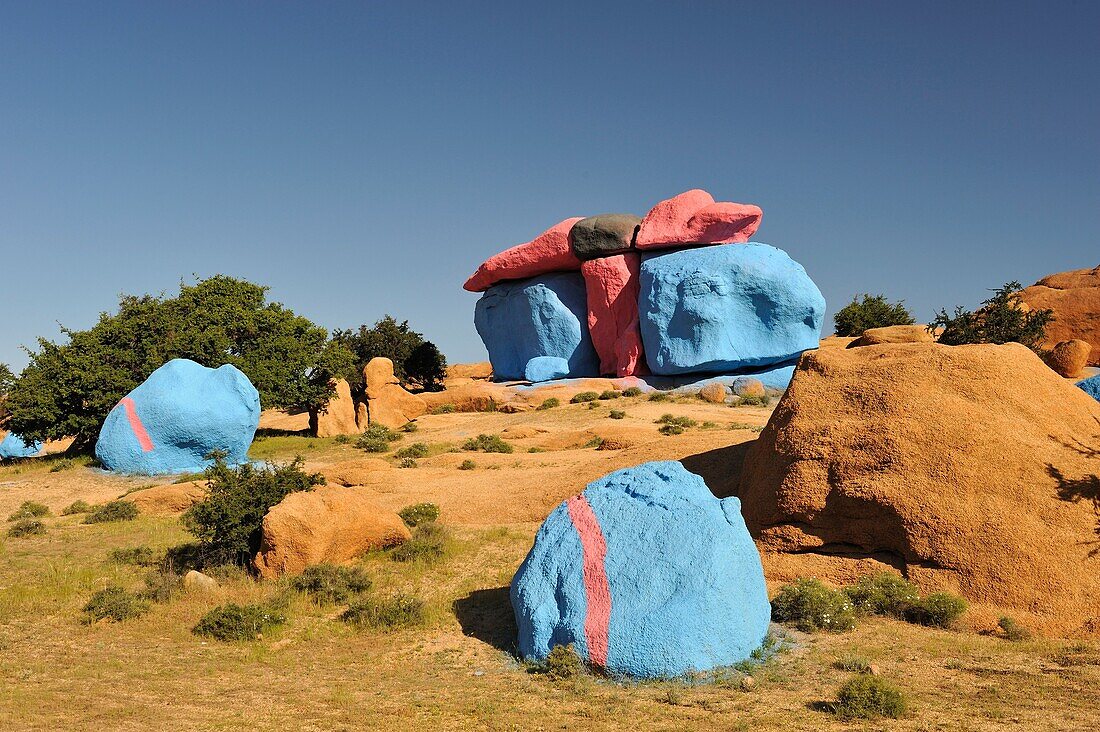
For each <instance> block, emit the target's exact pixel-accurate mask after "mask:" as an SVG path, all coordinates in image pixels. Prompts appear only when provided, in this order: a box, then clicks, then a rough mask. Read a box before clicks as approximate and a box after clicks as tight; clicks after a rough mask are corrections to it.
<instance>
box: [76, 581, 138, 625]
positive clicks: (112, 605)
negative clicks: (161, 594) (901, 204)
mask: <svg viewBox="0 0 1100 732" xmlns="http://www.w3.org/2000/svg"><path fill="white" fill-rule="evenodd" d="M83 612H84V618H83V622H84V623H85V624H86V625H87V624H90V623H94V622H96V621H97V620H110V621H112V622H115V623H121V622H122V621H123V620H129V619H130V618H137V617H140V616H142V615H144V614H145V613H147V612H149V602H148V601H147V600H145V599H144V598H142V597H140V596H139V595H136V594H134V593H133V592H128V591H126V590H124V589H122V588H121V587H107V588H106V589H102V590H99V591H98V592H96V593H95V594H94V595H92V597H91V599H90V600H88V603H87V604H86V605H85V606H84V609H83Z"/></svg>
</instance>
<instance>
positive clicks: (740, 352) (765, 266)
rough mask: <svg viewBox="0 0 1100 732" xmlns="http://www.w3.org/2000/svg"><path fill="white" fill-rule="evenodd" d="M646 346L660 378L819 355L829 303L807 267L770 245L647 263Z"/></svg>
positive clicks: (642, 301) (708, 250)
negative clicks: (810, 353)
mask: <svg viewBox="0 0 1100 732" xmlns="http://www.w3.org/2000/svg"><path fill="white" fill-rule="evenodd" d="M638 307H639V310H640V318H639V320H640V323H641V329H642V342H643V343H644V345H645V353H646V360H647V361H648V363H649V368H650V370H651V371H652V372H653V373H655V374H662V375H673V374H685V373H691V372H723V373H728V372H731V371H734V370H736V369H741V368H746V367H752V366H764V365H768V364H773V363H779V362H782V361H789V360H791V359H793V358H795V357H797V356H798V354H800V353H801V352H802V351H805V350H808V349H811V348H817V346H818V341H819V340H820V338H821V322H822V319H823V318H824V316H825V298H823V297H822V296H821V292H820V291H819V290H818V289H817V286H816V285H815V284H814V283H813V280H811V279H810V277H809V275H807V274H806V270H804V269H803V268H802V265H800V264H798V263H797V262H795V261H794V260H792V259H791V258H790V257H788V256H787V254H786V253H785V252H783V251H781V250H779V249H776V248H775V247H772V246H768V245H767V244H757V243H748V244H732V245H726V246H715V247H703V248H699V249H684V250H681V251H677V252H671V253H668V254H657V255H649V256H646V257H644V258H643V260H642V268H641V295H640V297H639V304H638Z"/></svg>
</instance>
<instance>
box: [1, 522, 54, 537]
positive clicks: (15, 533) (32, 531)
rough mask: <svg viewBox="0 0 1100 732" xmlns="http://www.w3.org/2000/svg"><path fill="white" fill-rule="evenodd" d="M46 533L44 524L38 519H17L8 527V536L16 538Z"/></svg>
mask: <svg viewBox="0 0 1100 732" xmlns="http://www.w3.org/2000/svg"><path fill="white" fill-rule="evenodd" d="M45 533H46V524H44V523H42V522H41V521H39V520H38V519H19V520H18V521H16V522H15V523H13V524H12V525H11V526H9V527H8V536H10V537H12V538H14V539H18V538H20V537H23V536H40V535H42V534H45Z"/></svg>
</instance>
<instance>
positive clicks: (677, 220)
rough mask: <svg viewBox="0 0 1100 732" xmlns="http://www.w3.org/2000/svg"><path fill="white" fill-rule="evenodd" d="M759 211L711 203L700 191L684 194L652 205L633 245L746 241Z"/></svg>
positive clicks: (746, 206)
mask: <svg viewBox="0 0 1100 732" xmlns="http://www.w3.org/2000/svg"><path fill="white" fill-rule="evenodd" d="M763 215H764V214H763V212H762V211H761V210H760V208H759V207H757V206H753V205H749V204H743V203H729V202H725V201H723V202H722V203H715V201H714V198H713V197H712V196H711V195H710V194H709V193H707V192H706V191H704V190H700V189H697V188H696V189H693V190H690V191H685V192H684V193H681V194H680V195H678V196H675V197H674V198H670V199H668V200H667V201H661V202H660V203H658V204H657V205H656V206H654V207H653V208H652V209H651V210H650V212H649V213H648V214H646V216H645V218H644V219H642V222H641V224H640V226H639V228H638V234H637V236H636V237H635V242H634V246H635V247H637V248H638V249H664V248H668V247H673V246H677V245H691V244H719V243H726V242H745V241H748V240H749V239H750V238H751V237H752V235H753V234H755V233H756V229H757V228H758V227H759V226H760V219H761V218H762V217H763Z"/></svg>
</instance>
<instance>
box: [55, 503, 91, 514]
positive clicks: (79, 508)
mask: <svg viewBox="0 0 1100 732" xmlns="http://www.w3.org/2000/svg"><path fill="white" fill-rule="evenodd" d="M91 510H92V505H91V504H90V503H88V502H87V501H73V502H72V503H70V504H69V505H68V506H65V508H63V509H61V515H62V516H72V515H74V514H78V513H88V512H89V511H91Z"/></svg>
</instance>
